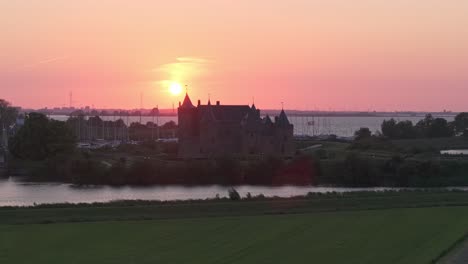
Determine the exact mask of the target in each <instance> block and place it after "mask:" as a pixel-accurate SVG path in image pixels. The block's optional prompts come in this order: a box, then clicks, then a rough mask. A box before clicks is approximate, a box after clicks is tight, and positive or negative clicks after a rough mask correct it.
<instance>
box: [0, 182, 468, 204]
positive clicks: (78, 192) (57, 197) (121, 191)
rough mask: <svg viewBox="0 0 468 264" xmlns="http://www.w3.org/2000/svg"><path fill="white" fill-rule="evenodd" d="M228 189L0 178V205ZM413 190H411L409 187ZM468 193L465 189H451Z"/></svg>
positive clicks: (201, 194)
mask: <svg viewBox="0 0 468 264" xmlns="http://www.w3.org/2000/svg"><path fill="white" fill-rule="evenodd" d="M235 188H236V190H237V191H238V192H239V194H240V195H241V196H242V197H245V196H246V195H247V193H251V194H252V195H259V194H263V195H265V196H267V197H273V196H277V197H291V196H296V195H305V194H307V193H308V192H314V193H327V192H338V193H343V192H357V191H385V190H402V189H403V188H387V187H371V188H344V187H313V186H279V187H267V186H237V187H235ZM228 189H229V187H226V186H218V185H213V186H200V187H185V186H151V187H131V186H125V187H110V186H87V187H78V186H74V185H71V184H64V183H31V182H21V181H17V180H14V179H12V178H10V179H0V206H28V205H34V204H52V203H93V202H109V201H115V200H160V201H174V200H191V199H207V198H214V197H216V196H217V195H219V197H227V193H228ZM413 189H414V188H413ZM450 189H458V190H465V191H468V187H456V188H455V187H454V188H450Z"/></svg>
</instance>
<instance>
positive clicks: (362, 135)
mask: <svg viewBox="0 0 468 264" xmlns="http://www.w3.org/2000/svg"><path fill="white" fill-rule="evenodd" d="M354 136H356V140H361V139H366V138H370V137H372V133H371V131H370V129H369V128H367V127H361V128H360V129H359V130H357V131H356V132H354Z"/></svg>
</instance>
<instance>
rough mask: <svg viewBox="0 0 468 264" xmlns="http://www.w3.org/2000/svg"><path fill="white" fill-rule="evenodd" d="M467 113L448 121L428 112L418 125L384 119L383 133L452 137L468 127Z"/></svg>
mask: <svg viewBox="0 0 468 264" xmlns="http://www.w3.org/2000/svg"><path fill="white" fill-rule="evenodd" d="M467 115H468V114H467V113H460V114H458V115H457V116H456V117H455V121H453V122H447V120H446V119H444V118H434V117H433V116H432V115H431V114H428V115H426V117H425V118H424V119H423V120H420V121H419V122H418V123H416V125H413V123H412V122H411V121H408V120H406V121H399V122H397V121H395V119H393V118H392V119H390V120H384V121H383V123H382V126H381V129H382V135H383V136H385V137H387V138H390V139H411V138H440V137H452V136H454V135H455V134H456V133H461V132H463V131H464V130H465V129H466V128H467V127H468V126H467V124H468V121H467V120H468V117H467Z"/></svg>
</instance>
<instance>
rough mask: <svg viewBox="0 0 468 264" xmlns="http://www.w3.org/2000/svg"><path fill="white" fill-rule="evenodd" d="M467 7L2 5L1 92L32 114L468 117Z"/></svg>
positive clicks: (55, 1)
mask: <svg viewBox="0 0 468 264" xmlns="http://www.w3.org/2000/svg"><path fill="white" fill-rule="evenodd" d="M466 14H468V1H465V0H450V1H443V0H439V1H436V0H426V1H416V0H393V1H384V0H354V1H349V0H341V1H340V0H289V1H267V0H250V1H248V0H239V1H224V0H200V1H177V0H174V1H153V0H139V1H128V0H100V1H95V0H80V1H64V0H18V1H1V0H0V33H1V37H0V38H1V41H0V97H1V98H5V99H7V100H9V101H11V102H12V103H13V104H15V105H20V106H23V107H34V108H38V107H45V106H48V107H52V106H68V104H69V100H68V94H69V92H70V91H73V98H74V102H73V104H74V106H85V105H89V106H92V105H94V106H95V107H98V108H103V107H106V108H137V107H139V105H140V93H143V97H144V99H143V106H144V107H146V108H149V107H153V106H156V105H159V106H160V107H161V108H166V107H168V108H169V107H171V106H172V103H173V102H175V103H176V104H177V102H178V101H179V100H181V99H182V95H181V96H173V95H171V94H170V93H168V89H167V86H168V85H169V84H170V83H171V82H179V83H181V84H184V85H185V84H188V85H189V94H190V95H191V97H192V99H193V100H194V101H196V100H197V99H198V98H200V99H202V101H203V102H206V100H207V98H208V94H210V95H211V98H212V100H220V101H221V103H224V104H247V103H251V102H252V98H253V97H254V98H255V102H256V104H257V105H258V106H259V107H260V108H263V109H266V108H269V109H270V108H280V107H281V102H284V105H285V108H288V109H300V110H302V109H309V110H314V109H321V110H360V111H361V110H380V111H394V110H421V111H441V110H444V109H447V110H453V111H466V110H468V100H467V99H468V26H467V25H468V16H467V15H466Z"/></svg>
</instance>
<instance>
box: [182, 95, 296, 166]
mask: <svg viewBox="0 0 468 264" xmlns="http://www.w3.org/2000/svg"><path fill="white" fill-rule="evenodd" d="M178 123H179V130H178V137H179V157H181V158H209V157H221V156H241V157H244V156H249V155H266V156H281V157H290V156H292V155H293V154H294V153H295V148H294V142H293V129H294V127H293V125H292V124H291V123H290V122H289V120H288V118H287V116H286V113H285V112H284V110H282V111H281V113H280V115H279V116H278V117H275V120H274V122H273V121H272V120H271V119H270V117H269V116H265V117H263V118H262V117H261V115H260V110H258V109H257V108H256V107H255V105H252V106H248V105H221V103H220V102H219V101H218V102H216V104H215V105H212V104H211V102H210V101H208V104H207V105H201V103H200V100H198V105H197V106H194V105H193V104H192V102H191V100H190V98H189V96H188V94H187V95H186V96H185V99H184V101H183V103H179V108H178Z"/></svg>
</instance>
